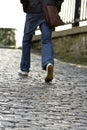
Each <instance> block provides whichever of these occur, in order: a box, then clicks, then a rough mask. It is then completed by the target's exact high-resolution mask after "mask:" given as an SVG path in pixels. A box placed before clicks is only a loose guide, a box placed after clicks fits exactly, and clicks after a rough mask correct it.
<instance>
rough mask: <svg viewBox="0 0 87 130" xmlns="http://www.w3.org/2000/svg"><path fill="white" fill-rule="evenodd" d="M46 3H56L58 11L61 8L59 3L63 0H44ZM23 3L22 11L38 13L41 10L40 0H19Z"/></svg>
mask: <svg viewBox="0 0 87 130" xmlns="http://www.w3.org/2000/svg"><path fill="white" fill-rule="evenodd" d="M44 1H45V3H46V4H48V5H56V6H57V8H58V12H60V10H61V5H62V2H63V1H64V0H44ZM20 2H21V3H22V5H23V10H24V12H26V13H27V12H30V13H40V12H42V5H41V3H40V0H20Z"/></svg>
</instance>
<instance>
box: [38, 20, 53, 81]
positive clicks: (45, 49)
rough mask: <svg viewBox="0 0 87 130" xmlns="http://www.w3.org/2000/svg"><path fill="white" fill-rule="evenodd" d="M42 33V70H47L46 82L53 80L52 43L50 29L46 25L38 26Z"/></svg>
mask: <svg viewBox="0 0 87 130" xmlns="http://www.w3.org/2000/svg"><path fill="white" fill-rule="evenodd" d="M40 29H41V32H42V68H43V69H44V70H46V69H47V76H46V78H45V81H46V82H49V81H51V80H52V79H53V65H54V50H53V43H52V29H51V28H49V27H48V26H47V25H46V23H45V22H44V23H42V24H41V25H40Z"/></svg>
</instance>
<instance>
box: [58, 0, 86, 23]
mask: <svg viewBox="0 0 87 130" xmlns="http://www.w3.org/2000/svg"><path fill="white" fill-rule="evenodd" d="M60 16H61V18H62V19H63V21H64V22H65V23H66V24H67V23H77V22H79V21H84V20H87V0H64V2H63V4H62V8H61V12H60Z"/></svg>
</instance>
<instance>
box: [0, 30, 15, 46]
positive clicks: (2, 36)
mask: <svg viewBox="0 0 87 130" xmlns="http://www.w3.org/2000/svg"><path fill="white" fill-rule="evenodd" d="M15 43H16V40H15V29H11V28H0V45H6V46H15Z"/></svg>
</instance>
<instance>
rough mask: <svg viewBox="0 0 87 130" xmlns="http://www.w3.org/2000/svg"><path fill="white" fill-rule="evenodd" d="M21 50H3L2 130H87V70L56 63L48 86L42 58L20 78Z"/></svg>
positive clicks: (0, 71) (0, 76) (0, 55)
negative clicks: (42, 67)
mask: <svg viewBox="0 0 87 130" xmlns="http://www.w3.org/2000/svg"><path fill="white" fill-rule="evenodd" d="M20 57H21V50H17V49H0V130H87V67H84V66H80V65H78V66H77V65H72V64H68V63H62V62H60V61H57V60H55V68H54V79H53V81H52V82H51V83H45V82H44V78H45V72H44V71H43V70H41V57H40V56H38V55H36V54H33V53H32V55H31V71H30V73H29V76H28V77H27V78H21V77H19V76H18V69H19V63H20Z"/></svg>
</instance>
